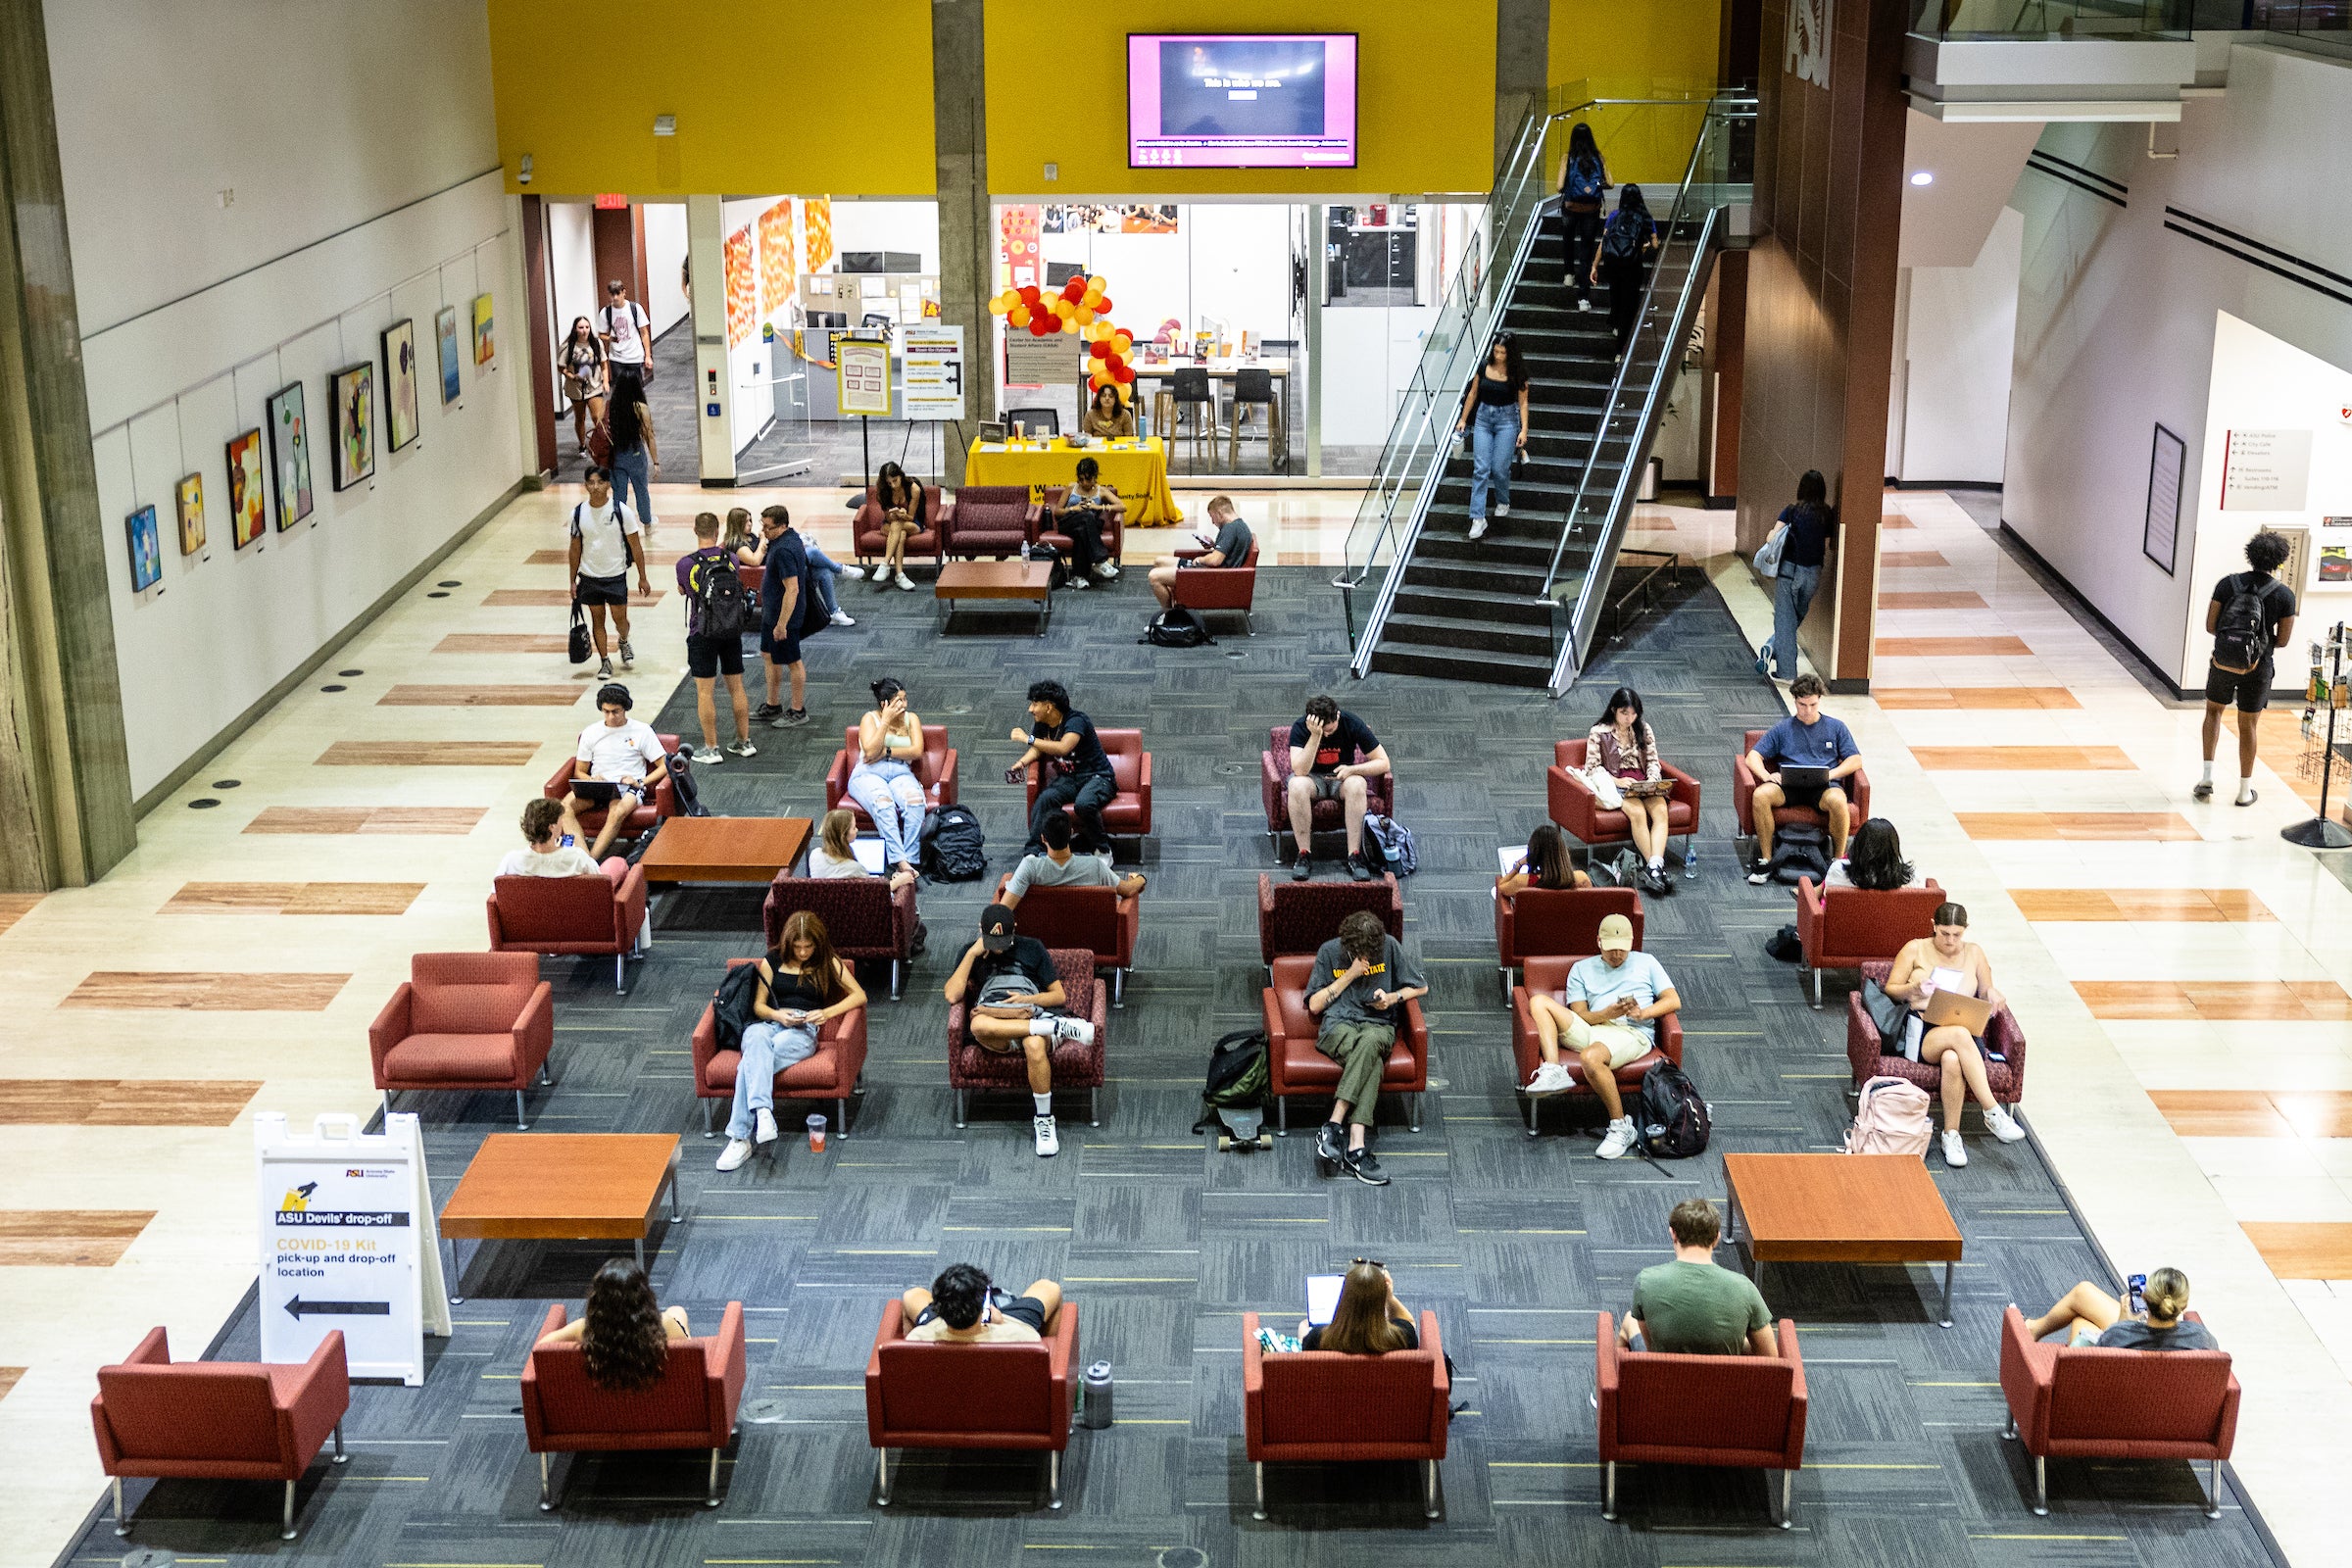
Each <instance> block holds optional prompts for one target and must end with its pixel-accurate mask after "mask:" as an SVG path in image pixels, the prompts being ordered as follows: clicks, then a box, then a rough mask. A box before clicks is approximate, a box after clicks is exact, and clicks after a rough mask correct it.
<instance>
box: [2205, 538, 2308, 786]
mask: <svg viewBox="0 0 2352 1568" xmlns="http://www.w3.org/2000/svg"><path fill="white" fill-rule="evenodd" d="M2292 553H2293V552H2292V551H2291V550H2290V549H2289V548H2288V546H2287V542H2286V536H2285V535H2283V534H2278V533H2274V532H2272V531H2271V530H2270V529H2268V528H2265V529H2263V530H2262V532H2260V533H2258V534H2256V535H2255V536H2254V537H2253V538H2251V539H2249V540H2247V541H2246V564H2247V565H2249V566H2251V567H2252V568H2253V569H2252V570H2251V571H2239V572H2232V573H2231V574H2230V575H2229V576H2227V577H2224V578H2223V579H2222V580H2221V581H2220V582H2217V583H2215V584H2214V585H2213V599H2212V601H2211V602H2210V603H2208V604H2207V605H2206V606H2205V630H2206V631H2207V632H2209V633H2211V634H2212V637H2213V661H2212V662H2211V663H2210V664H2208V665H2207V666H2206V671H2205V776H2204V777H2203V778H2201V779H2199V780H2198V781H2197V787H2196V788H2195V789H2194V790H2193V791H2191V792H2190V793H2191V794H2193V795H2194V796H2195V797H2196V798H2197V799H2198V800H2200V801H2210V800H2212V799H2213V753H2214V749H2215V748H2216V747H2217V746H2218V745H2220V743H2221V739H2222V710H2223V709H2225V708H2228V707H2230V706H2231V705H2233V704H2234V705H2235V706H2236V708H2237V798H2236V800H2235V801H2234V802H2233V803H2232V804H2233V805H2237V806H2252V805H2253V804H2254V800H2255V795H2254V751H2255V745H2256V742H2257V740H2258V738H2259V737H2260V735H2261V732H2262V711H2263V710H2264V709H2266V708H2268V707H2269V706H2270V705H2271V686H2272V683H2273V682H2274V681H2275V680H2276V679H2277V678H2278V666H2277V664H2276V663H2275V662H2274V661H2273V659H2272V657H2271V656H2272V655H2273V654H2275V653H2276V652H2277V651H2278V645H2279V644H2281V643H2283V642H2285V641H2286V640H2287V639H2288V638H2289V637H2292V636H2293V635H2294V634H2295V609H2296V605H2295V591H2294V589H2292V588H2290V587H2288V586H2287V585H2286V584H2285V583H2282V582H2280V581H2279V580H2278V576H2277V572H2278V568H2279V567H2280V566H2283V565H2285V564H2286V558H2287V557H2288V556H2289V555H2290V554H2292Z"/></svg>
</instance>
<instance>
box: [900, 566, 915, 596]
mask: <svg viewBox="0 0 2352 1568" xmlns="http://www.w3.org/2000/svg"><path fill="white" fill-rule="evenodd" d="M899 586H900V587H902V588H904V589H906V590H907V592H908V593H912V592H914V579H913V578H912V577H909V576H907V574H906V573H905V572H903V571H902V572H900V573H899Z"/></svg>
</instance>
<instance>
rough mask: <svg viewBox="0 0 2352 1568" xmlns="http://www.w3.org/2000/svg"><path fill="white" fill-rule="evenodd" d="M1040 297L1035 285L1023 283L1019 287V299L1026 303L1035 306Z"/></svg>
mask: <svg viewBox="0 0 2352 1568" xmlns="http://www.w3.org/2000/svg"><path fill="white" fill-rule="evenodd" d="M1042 297H1043V296H1041V295H1040V294H1039V293H1038V291H1037V285H1036V284H1035V283H1024V284H1022V285H1021V298H1022V300H1023V301H1025V302H1026V303H1028V304H1031V305H1035V304H1036V303H1037V302H1038V300H1039V299H1040V298H1042Z"/></svg>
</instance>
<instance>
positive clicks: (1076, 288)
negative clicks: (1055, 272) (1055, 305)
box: [1061, 277, 1086, 304]
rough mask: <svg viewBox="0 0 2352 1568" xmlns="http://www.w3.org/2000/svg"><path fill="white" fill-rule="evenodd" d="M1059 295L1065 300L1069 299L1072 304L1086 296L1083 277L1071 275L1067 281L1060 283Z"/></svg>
mask: <svg viewBox="0 0 2352 1568" xmlns="http://www.w3.org/2000/svg"><path fill="white" fill-rule="evenodd" d="M1061 297H1062V298H1063V299H1065V300H1069V301H1071V302H1072V303H1073V304H1074V303H1076V302H1077V301H1079V300H1082V299H1084V298H1086V279H1085V278H1083V277H1073V278H1071V279H1070V280H1069V281H1068V282H1067V283H1064V284H1062V286H1061Z"/></svg>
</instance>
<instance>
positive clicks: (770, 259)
mask: <svg viewBox="0 0 2352 1568" xmlns="http://www.w3.org/2000/svg"><path fill="white" fill-rule="evenodd" d="M794 254H795V251H794V248H793V243H792V198H790V197H786V198H785V199H784V200H782V201H780V202H778V203H776V205H775V206H773V207H770V208H769V209H768V210H767V211H766V212H764V213H761V214H760V315H761V316H764V317H773V316H774V315H775V314H776V313H777V312H779V311H781V310H783V309H784V307H785V306H787V305H790V304H791V303H792V296H793V290H794V281H795V278H796V275H797V274H795V273H794V271H793V270H792V259H793V256H794Z"/></svg>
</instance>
